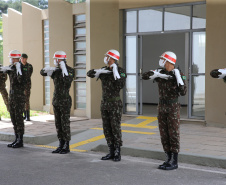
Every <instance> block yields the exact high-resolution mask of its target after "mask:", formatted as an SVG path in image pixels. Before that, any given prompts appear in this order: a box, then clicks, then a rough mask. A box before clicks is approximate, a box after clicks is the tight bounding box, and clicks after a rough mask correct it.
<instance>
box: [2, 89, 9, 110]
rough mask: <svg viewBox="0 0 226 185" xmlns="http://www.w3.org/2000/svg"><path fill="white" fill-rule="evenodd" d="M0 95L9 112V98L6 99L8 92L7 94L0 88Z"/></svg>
mask: <svg viewBox="0 0 226 185" xmlns="http://www.w3.org/2000/svg"><path fill="white" fill-rule="evenodd" d="M0 93H1V94H2V98H3V100H4V103H5V105H6V108H7V110H8V111H9V97H8V92H7V90H6V88H5V87H0Z"/></svg>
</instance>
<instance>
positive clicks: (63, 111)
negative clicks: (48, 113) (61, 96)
mask: <svg viewBox="0 0 226 185" xmlns="http://www.w3.org/2000/svg"><path fill="white" fill-rule="evenodd" d="M70 110H71V109H70V107H69V108H65V107H64V106H53V111H54V116H55V126H56V131H57V137H58V139H61V140H64V141H70V140H71V130H70Z"/></svg>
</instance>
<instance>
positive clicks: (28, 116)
mask: <svg viewBox="0 0 226 185" xmlns="http://www.w3.org/2000/svg"><path fill="white" fill-rule="evenodd" d="M26 121H31V120H30V110H27V111H26Z"/></svg>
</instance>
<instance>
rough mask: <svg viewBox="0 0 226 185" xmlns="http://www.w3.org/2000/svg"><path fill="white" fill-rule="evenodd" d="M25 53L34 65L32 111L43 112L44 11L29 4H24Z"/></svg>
mask: <svg viewBox="0 0 226 185" xmlns="http://www.w3.org/2000/svg"><path fill="white" fill-rule="evenodd" d="M22 15H23V16H22V20H23V22H22V26H23V51H22V52H23V53H26V54H27V55H28V62H29V63H31V64H32V65H33V74H32V77H31V81H32V88H31V97H30V103H31V109H34V110H43V101H44V100H43V98H44V97H43V91H44V84H43V82H44V81H43V77H42V76H41V75H40V70H41V69H42V68H43V65H44V64H43V27H42V10H41V9H39V8H37V7H35V6H32V5H30V4H28V3H24V2H23V3H22Z"/></svg>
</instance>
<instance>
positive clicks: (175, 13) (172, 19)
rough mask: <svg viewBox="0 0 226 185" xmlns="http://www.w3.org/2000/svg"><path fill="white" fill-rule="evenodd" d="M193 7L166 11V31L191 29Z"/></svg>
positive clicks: (174, 8)
mask: <svg viewBox="0 0 226 185" xmlns="http://www.w3.org/2000/svg"><path fill="white" fill-rule="evenodd" d="M190 14H191V6H182V7H173V8H166V9H165V24H164V30H183V29H190Z"/></svg>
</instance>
